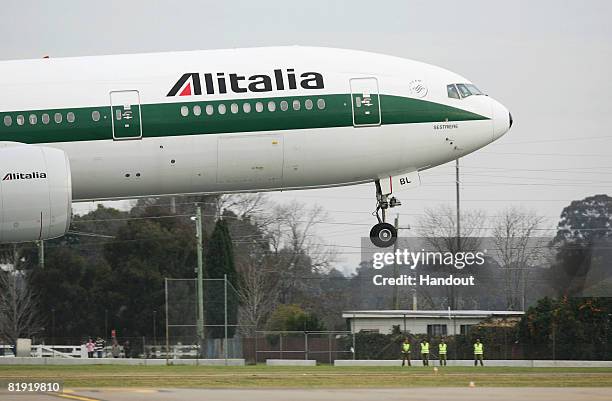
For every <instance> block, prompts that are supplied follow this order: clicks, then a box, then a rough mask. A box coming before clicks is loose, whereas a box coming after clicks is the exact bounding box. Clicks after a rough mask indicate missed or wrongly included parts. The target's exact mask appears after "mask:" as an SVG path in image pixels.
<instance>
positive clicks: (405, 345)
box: [402, 343, 410, 352]
mask: <svg viewBox="0 0 612 401" xmlns="http://www.w3.org/2000/svg"><path fill="white" fill-rule="evenodd" d="M402 351H403V352H408V351H410V343H403V344H402Z"/></svg>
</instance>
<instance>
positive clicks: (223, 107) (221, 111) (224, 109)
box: [217, 103, 227, 114]
mask: <svg viewBox="0 0 612 401" xmlns="http://www.w3.org/2000/svg"><path fill="white" fill-rule="evenodd" d="M217 111H218V112H219V114H225V112H226V111H227V107H225V105H224V104H223V103H221V104H220V105H219V106H218V107H217Z"/></svg>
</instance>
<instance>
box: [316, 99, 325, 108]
mask: <svg viewBox="0 0 612 401" xmlns="http://www.w3.org/2000/svg"><path fill="white" fill-rule="evenodd" d="M317 107H318V108H319V110H323V109H324V108H325V99H319V100H317Z"/></svg>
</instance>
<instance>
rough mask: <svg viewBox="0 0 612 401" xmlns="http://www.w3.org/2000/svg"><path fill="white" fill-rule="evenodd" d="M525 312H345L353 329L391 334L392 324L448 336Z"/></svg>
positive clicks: (512, 319) (404, 329) (406, 330)
mask: <svg viewBox="0 0 612 401" xmlns="http://www.w3.org/2000/svg"><path fill="white" fill-rule="evenodd" d="M524 314H525V312H521V311H487V310H456V311H451V310H351V311H344V312H342V317H343V318H345V319H346V320H347V322H348V326H349V327H350V330H351V332H353V333H356V332H360V331H368V332H374V333H381V334H389V333H391V332H392V330H393V326H399V328H400V330H401V331H402V332H404V333H411V334H428V335H430V336H446V335H455V334H464V335H467V334H469V332H470V328H471V327H472V326H474V325H477V324H479V323H480V322H482V321H483V320H486V319H489V318H493V319H494V320H499V321H506V322H518V321H519V320H520V319H521V317H522V316H523V315H524Z"/></svg>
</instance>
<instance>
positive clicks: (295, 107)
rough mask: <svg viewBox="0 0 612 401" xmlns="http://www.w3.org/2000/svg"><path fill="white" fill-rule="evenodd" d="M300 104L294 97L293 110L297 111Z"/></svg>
mask: <svg viewBox="0 0 612 401" xmlns="http://www.w3.org/2000/svg"><path fill="white" fill-rule="evenodd" d="M301 106H302V105H301V103H300V101H299V100H297V99H296V100H294V101H293V110H295V111H298V110H299V109H300V107H301Z"/></svg>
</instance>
